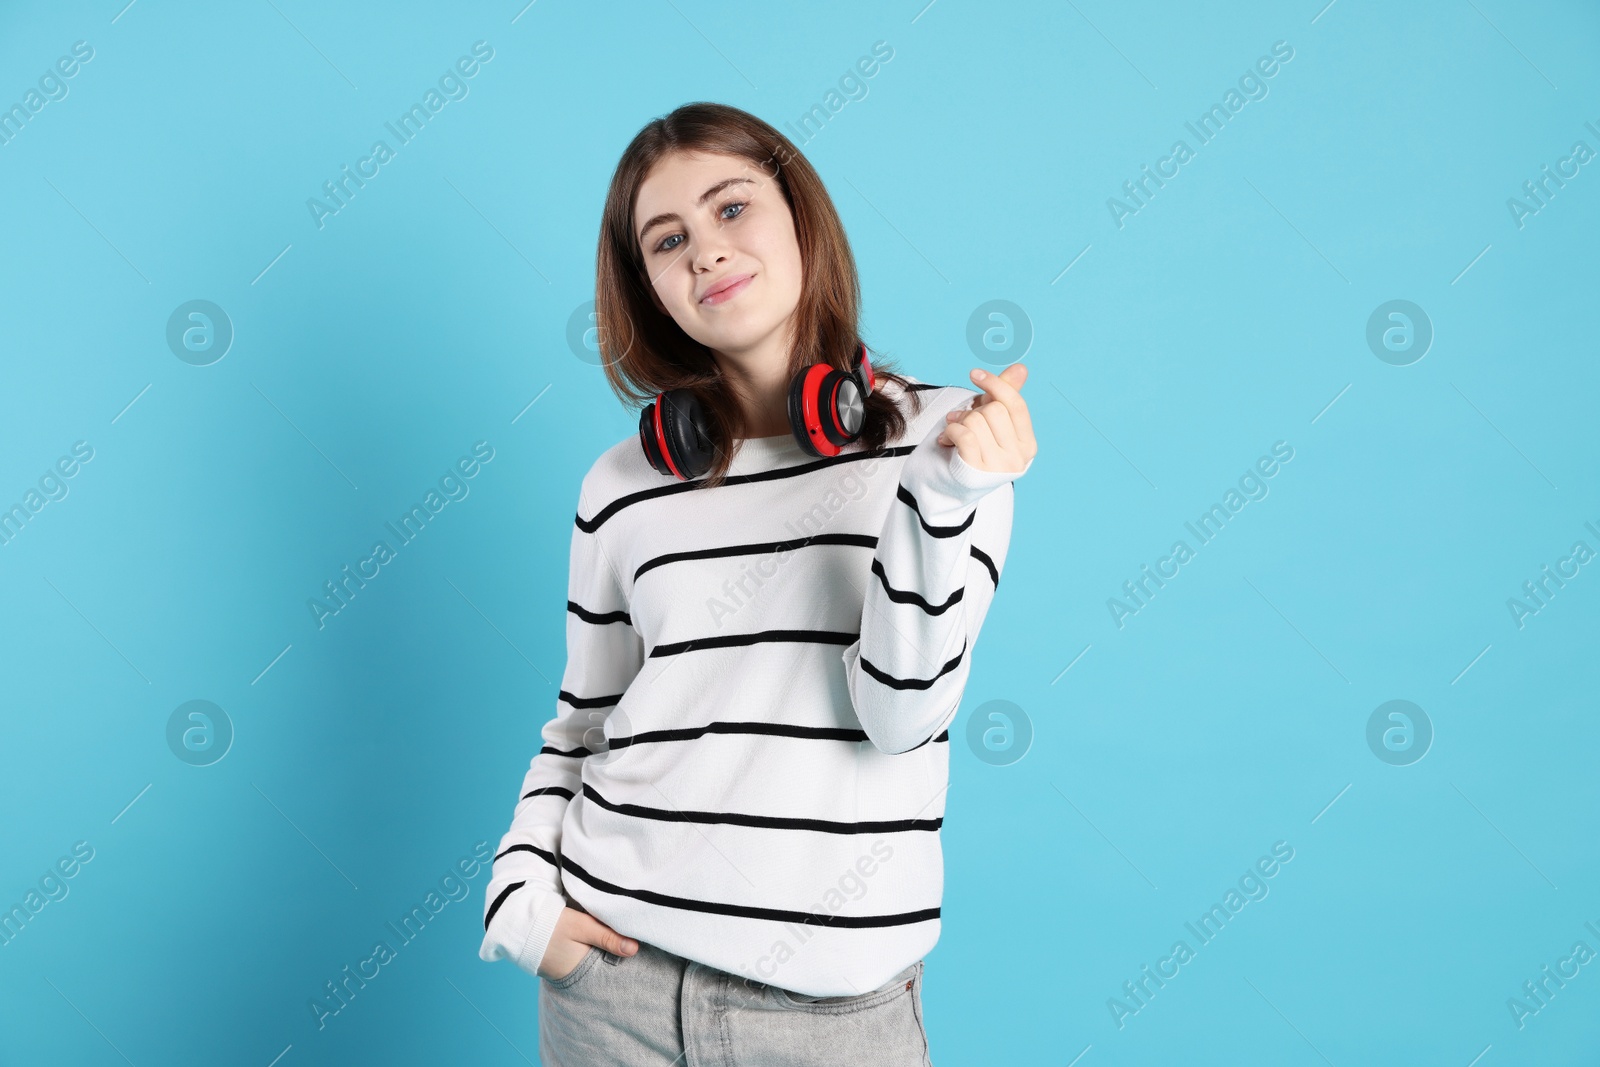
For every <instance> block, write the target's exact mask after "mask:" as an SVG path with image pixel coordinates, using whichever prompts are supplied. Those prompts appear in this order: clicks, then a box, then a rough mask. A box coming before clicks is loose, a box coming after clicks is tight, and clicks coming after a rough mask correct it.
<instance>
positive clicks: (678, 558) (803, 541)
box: [633, 533, 878, 582]
mask: <svg viewBox="0 0 1600 1067" xmlns="http://www.w3.org/2000/svg"><path fill="white" fill-rule="evenodd" d="M812 545H855V546H856V547H858V548H874V549H875V548H877V547H878V539H877V538H876V537H874V536H870V535H868V534H847V533H837V534H815V535H813V536H811V537H797V538H792V539H790V540H788V541H766V542H764V543H761V544H754V545H721V546H719V547H716V548H697V549H695V550H694V551H692V552H669V553H667V554H666V555H664V556H655V557H654V558H652V559H647V560H645V561H644V562H643V563H642V564H640V565H639V569H638V570H636V571H634V572H633V580H634V581H635V582H637V581H638V580H639V575H641V574H643V573H644V572H645V571H648V570H653V569H654V568H656V567H664V566H666V565H667V564H668V563H682V562H683V561H685V560H691V559H717V558H720V557H723V556H753V555H757V554H759V553H762V552H788V551H791V550H794V549H799V548H808V547H810V546H812Z"/></svg>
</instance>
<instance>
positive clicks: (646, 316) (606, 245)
mask: <svg viewBox="0 0 1600 1067" xmlns="http://www.w3.org/2000/svg"><path fill="white" fill-rule="evenodd" d="M679 151H688V152H716V153H722V154H726V155H733V156H739V157H742V158H743V159H745V160H746V161H747V162H748V163H750V164H751V165H752V166H755V167H758V168H760V171H761V174H762V176H763V177H765V178H766V179H768V180H771V181H775V182H776V183H777V185H778V188H779V189H781V190H782V191H783V197H784V199H785V200H786V201H787V202H788V204H789V210H790V211H791V212H792V213H793V216H794V229H795V238H796V240H797V242H798V243H799V246H800V259H801V263H802V270H803V278H802V283H801V287H800V302H799V304H798V305H797V306H796V308H795V322H794V348H793V349H792V350H791V351H790V353H789V377H790V378H791V379H792V377H793V375H795V374H796V373H798V372H799V371H800V370H801V369H802V368H804V367H806V366H807V365H809V364H811V363H827V364H828V365H829V366H832V367H836V368H838V369H839V370H843V371H848V370H849V369H850V365H851V362H852V361H853V359H854V358H855V354H856V343H857V339H858V336H859V335H858V332H857V330H858V323H857V315H858V310H859V308H860V306H861V283H860V280H859V278H858V277H857V276H856V264H855V257H854V256H853V255H852V254H851V252H850V242H849V240H848V239H847V238H846V237H845V232H844V225H843V224H842V223H841V222H840V221H839V214H838V212H837V211H836V210H835V209H834V206H833V200H832V199H831V198H830V197H829V196H828V190H827V188H826V187H825V186H824V185H823V184H822V179H821V177H819V176H818V174H817V172H816V170H815V169H814V168H813V167H812V166H811V164H810V162H808V161H807V160H806V157H805V156H803V155H801V154H800V150H799V149H798V148H796V147H795V146H794V144H793V143H792V142H791V141H790V140H789V139H788V138H787V137H785V136H784V135H783V134H781V133H779V132H778V131H777V130H775V129H773V128H772V127H771V126H770V125H768V124H767V123H765V122H763V121H762V120H761V119H758V118H756V117H755V116H754V115H752V114H750V113H749V112H747V111H741V110H739V109H738V108H736V107H729V106H728V105H726V104H715V103H706V102H698V103H692V104H684V105H683V106H682V107H679V108H676V109H675V110H673V111H672V112H671V113H670V114H667V115H664V116H662V117H660V118H656V119H652V120H651V121H650V122H649V123H648V124H647V125H646V126H645V127H644V128H643V129H641V130H640V131H639V132H638V134H636V135H635V136H634V138H633V140H632V141H631V142H630V143H629V144H628V147H627V149H626V150H625V151H624V152H623V153H622V158H621V160H620V161H619V162H618V163H617V169H616V171H615V173H613V174H612V176H611V187H610V189H609V190H608V191H607V193H606V204H605V211H604V212H603V214H602V215H601V219H600V248H599V254H598V256H597V257H596V271H595V296H594V303H595V318H596V322H597V323H598V324H599V327H600V329H599V345H600V356H601V362H602V365H603V366H604V368H605V372H606V377H607V378H608V379H609V380H610V383H611V388H612V390H613V391H614V392H615V393H616V394H617V395H618V397H620V398H621V399H622V402H623V403H624V404H625V405H627V406H630V407H635V408H642V407H643V406H644V405H645V404H647V403H649V402H650V401H652V400H654V399H655V398H656V395H657V394H659V393H664V392H666V391H667V390H669V389H679V388H686V389H689V390H691V391H692V392H693V393H694V395H695V397H696V398H697V399H698V400H699V401H700V406H701V409H702V410H703V411H704V412H705V414H706V417H707V421H708V423H709V425H710V428H711V432H712V443H713V444H714V446H715V451H714V459H713V460H712V465H711V468H710V470H709V471H708V472H707V474H706V476H705V485H707V486H713V485H718V484H720V483H721V482H722V480H723V477H724V476H725V475H726V474H727V470H728V464H729V463H730V461H731V460H732V458H733V448H732V445H733V442H734V441H735V440H737V439H740V438H744V437H747V436H749V435H748V434H747V433H746V432H745V429H746V426H745V418H744V410H743V408H742V407H741V405H740V403H739V400H738V398H737V396H736V395H735V394H734V392H733V390H732V388H731V386H730V385H729V382H728V380H727V378H726V377H725V376H724V375H723V374H722V372H721V370H720V369H719V368H718V366H717V362H716V359H715V358H714V357H713V356H712V354H711V350H710V349H709V348H707V347H706V346H705V345H703V344H701V343H700V342H698V341H696V340H694V339H693V338H692V337H690V336H689V335H688V334H686V333H684V332H683V329H682V327H680V326H679V325H678V324H677V323H676V322H675V321H673V319H672V317H671V316H670V315H667V314H665V313H664V312H662V311H661V310H660V309H659V308H658V307H656V305H655V303H654V302H653V301H652V300H651V299H650V296H651V293H650V289H651V283H650V276H649V272H648V270H647V268H646V267H645V264H644V258H643V253H642V251H641V249H640V248H639V242H638V238H637V237H635V236H634V235H635V231H636V227H635V226H634V218H633V212H634V204H635V202H636V201H637V199H638V196H639V189H640V187H641V186H642V185H643V184H644V181H645V178H646V177H647V176H648V175H649V173H650V171H651V169H652V168H653V167H654V166H655V165H656V164H657V163H658V162H660V161H661V160H662V159H664V158H665V157H666V156H668V155H670V154H671V153H674V152H679ZM867 359H868V361H869V362H870V363H871V364H872V369H873V377H874V380H875V384H874V387H873V390H872V395H871V396H869V397H868V398H867V403H866V412H865V419H864V421H863V423H862V428H861V435H860V442H861V444H862V447H863V449H864V450H865V451H867V452H876V451H878V450H880V449H882V448H883V447H884V445H885V443H886V442H888V441H890V440H892V439H898V438H899V437H900V436H901V435H902V434H903V433H905V429H906V415H905V413H904V412H902V411H901V409H900V406H899V404H898V403H896V401H895V400H894V399H893V398H891V397H890V396H888V395H886V394H885V393H884V392H883V391H882V389H881V386H882V385H883V384H884V383H885V382H893V383H894V384H895V385H896V386H897V387H898V388H899V390H901V391H903V394H904V395H906V396H908V397H909V398H910V403H911V411H912V413H913V414H915V413H917V412H919V411H921V410H922V397H921V395H920V393H919V392H918V391H915V390H909V389H907V386H908V385H909V383H908V382H907V381H906V379H905V378H904V377H902V376H901V375H900V374H898V373H896V367H895V365H894V364H893V363H892V362H890V361H887V360H885V361H882V362H880V361H879V359H878V357H877V356H876V355H875V354H874V353H873V351H872V349H871V346H868V349H867Z"/></svg>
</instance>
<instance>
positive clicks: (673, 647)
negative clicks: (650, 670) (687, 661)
mask: <svg viewBox="0 0 1600 1067" xmlns="http://www.w3.org/2000/svg"><path fill="white" fill-rule="evenodd" d="M860 636H861V635H860V634H847V633H840V632H839V631H837V630H759V631H757V632H755V633H753V634H724V635H722V636H721V637H696V638H694V639H693V640H692V641H676V642H673V643H672V644H670V645H657V646H656V647H655V648H652V649H651V650H650V657H649V658H651V659H654V658H656V657H657V656H676V655H679V654H680V653H684V652H693V651H696V650H697V649H702V648H737V647H740V646H744V645H762V644H767V643H769V642H774V641H809V642H812V643H815V644H823V645H850V644H854V643H855V641H856V639H857V638H859V637H860Z"/></svg>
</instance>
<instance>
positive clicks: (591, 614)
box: [567, 600, 633, 626]
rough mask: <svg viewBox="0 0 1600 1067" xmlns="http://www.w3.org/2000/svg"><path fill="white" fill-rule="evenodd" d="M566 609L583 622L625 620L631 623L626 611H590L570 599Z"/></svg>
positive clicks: (630, 624)
mask: <svg viewBox="0 0 1600 1067" xmlns="http://www.w3.org/2000/svg"><path fill="white" fill-rule="evenodd" d="M567 610H568V611H570V612H572V613H573V614H574V615H576V616H577V617H578V618H580V619H582V620H583V621H584V622H593V623H608V622H625V623H627V624H628V625H629V626H632V625H633V620H632V619H630V618H629V617H628V613H627V612H626V611H590V610H589V609H588V608H585V607H581V606H579V605H578V604H577V603H575V602H573V601H571V600H569V601H567Z"/></svg>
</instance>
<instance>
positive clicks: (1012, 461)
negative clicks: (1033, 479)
mask: <svg viewBox="0 0 1600 1067" xmlns="http://www.w3.org/2000/svg"><path fill="white" fill-rule="evenodd" d="M972 380H973V382H974V383H975V384H976V385H977V386H978V388H980V389H982V390H983V393H984V395H982V396H979V397H976V398H974V399H973V401H972V403H971V405H970V406H967V407H960V408H956V409H955V410H954V411H948V412H946V413H945V420H946V421H945V427H944V429H943V430H941V431H940V432H939V443H940V444H941V445H953V446H954V447H955V449H956V451H957V452H958V453H959V454H960V455H961V458H962V459H963V460H965V461H966V463H967V465H968V466H971V467H974V468H976V469H978V470H982V471H995V472H1001V473H1009V472H1013V471H1021V470H1022V469H1023V468H1025V467H1026V466H1027V465H1028V462H1029V461H1030V460H1032V459H1033V457H1034V455H1035V454H1037V453H1038V451H1039V446H1038V444H1037V443H1036V442H1035V441H1034V439H1033V423H1032V421H1031V420H1030V419H1029V417H1028V405H1027V402H1026V401H1024V400H1023V399H1022V394H1021V393H1020V392H1018V390H1020V389H1021V388H1022V383H1023V382H1025V381H1027V380H1028V368H1027V366H1026V365H1025V364H1022V363H1013V364H1011V366H1009V367H1007V368H1006V369H1005V370H1003V371H1001V372H1000V373H999V374H990V373H989V372H988V371H985V370H983V369H981V368H974V369H973V371H972Z"/></svg>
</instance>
